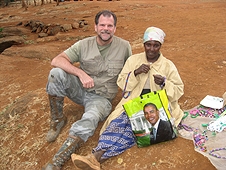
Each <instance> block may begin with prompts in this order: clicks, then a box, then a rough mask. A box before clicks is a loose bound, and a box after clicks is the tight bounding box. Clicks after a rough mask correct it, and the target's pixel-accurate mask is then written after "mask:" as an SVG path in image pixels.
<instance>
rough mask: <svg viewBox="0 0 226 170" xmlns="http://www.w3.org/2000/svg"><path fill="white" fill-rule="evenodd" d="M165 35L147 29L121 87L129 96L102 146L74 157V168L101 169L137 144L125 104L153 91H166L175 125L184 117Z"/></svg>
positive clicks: (122, 76)
mask: <svg viewBox="0 0 226 170" xmlns="http://www.w3.org/2000/svg"><path fill="white" fill-rule="evenodd" d="M164 37H165V33H164V32H163V30H161V29H159V28H156V27H149V28H147V29H146V31H145V33H144V37H143V45H144V52H142V53H140V54H135V55H132V56H130V57H129V58H128V59H127V61H126V63H125V65H124V67H123V69H122V71H121V73H120V74H119V77H118V80H117V84H118V86H119V87H120V88H121V89H122V90H125V91H126V93H125V94H124V97H123V98H122V99H121V101H120V102H119V104H118V105H117V106H116V108H115V110H114V111H113V112H112V113H111V114H110V115H109V117H108V119H107V120H106V122H105V124H104V125H103V127H102V129H101V131H100V138H99V141H98V145H97V147H96V148H94V149H93V151H92V154H89V155H87V156H80V155H76V154H72V155H71V158H72V161H73V163H74V165H75V166H76V167H78V168H81V169H86V168H87V169H95V170H97V169H100V163H103V162H104V161H105V160H107V159H109V158H110V157H113V156H116V155H119V154H121V153H122V152H124V151H125V150H127V149H129V148H131V147H132V146H134V145H135V144H136V141H135V138H134V135H133V132H132V128H131V125H130V121H129V118H128V116H127V115H126V113H125V110H124V108H123V104H124V103H126V102H127V101H128V100H131V99H133V98H136V97H138V96H140V95H143V94H145V93H148V92H150V91H157V90H161V89H163V88H164V89H166V91H167V96H168V98H169V103H170V106H171V109H172V117H173V118H174V119H175V126H177V125H178V124H179V122H180V121H181V119H182V117H183V111H182V110H181V109H180V106H179V104H178V100H179V98H180V97H181V96H182V95H183V94H184V84H183V82H182V80H181V78H180V75H179V73H178V70H177V68H176V66H175V65H174V63H173V62H172V61H170V60H169V59H167V58H165V57H164V56H163V54H162V53H161V52H160V49H161V47H162V44H163V42H164Z"/></svg>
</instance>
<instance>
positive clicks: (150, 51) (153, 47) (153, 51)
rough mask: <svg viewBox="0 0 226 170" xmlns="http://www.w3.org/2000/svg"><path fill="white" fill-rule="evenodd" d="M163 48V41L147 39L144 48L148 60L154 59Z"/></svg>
mask: <svg viewBox="0 0 226 170" xmlns="http://www.w3.org/2000/svg"><path fill="white" fill-rule="evenodd" d="M160 48H161V43H160V42H158V41H154V40H151V41H147V42H145V43H144V50H145V53H146V56H147V60H148V61H152V60H153V59H155V58H156V57H158V56H159V50H160Z"/></svg>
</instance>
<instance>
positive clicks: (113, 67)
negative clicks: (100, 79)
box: [108, 61, 123, 76]
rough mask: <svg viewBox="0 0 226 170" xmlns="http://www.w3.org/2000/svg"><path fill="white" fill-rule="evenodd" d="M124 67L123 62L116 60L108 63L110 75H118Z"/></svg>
mask: <svg viewBox="0 0 226 170" xmlns="http://www.w3.org/2000/svg"><path fill="white" fill-rule="evenodd" d="M122 67H123V63H122V62H121V63H120V62H114V61H112V62H111V63H109V64H108V76H118V74H119V73H120V72H121V70H122Z"/></svg>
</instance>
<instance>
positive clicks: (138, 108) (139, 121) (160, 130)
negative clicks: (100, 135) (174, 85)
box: [123, 89, 176, 147]
mask: <svg viewBox="0 0 226 170" xmlns="http://www.w3.org/2000/svg"><path fill="white" fill-rule="evenodd" d="M147 103H152V104H154V105H155V106H156V107H157V109H158V111H159V112H158V114H159V115H158V116H159V120H158V123H157V125H152V124H151V123H149V121H147V120H146V118H145V116H144V112H143V108H144V106H145V105H146V104H147ZM123 107H124V109H125V111H126V113H127V115H128V117H129V119H130V122H131V126H132V130H133V133H134V135H135V136H136V141H137V146H138V147H144V146H149V145H152V144H156V143H160V142H164V141H168V140H172V139H174V138H176V133H175V132H174V124H173V118H172V116H171V109H170V105H169V100H168V97H167V93H166V90H165V89H163V90H159V91H154V92H150V93H147V94H145V95H143V96H141V97H137V98H134V99H132V100H129V101H128V102H126V103H125V104H124V105H123ZM153 128H155V129H156V132H155V134H154V137H155V139H153V134H152V132H153Z"/></svg>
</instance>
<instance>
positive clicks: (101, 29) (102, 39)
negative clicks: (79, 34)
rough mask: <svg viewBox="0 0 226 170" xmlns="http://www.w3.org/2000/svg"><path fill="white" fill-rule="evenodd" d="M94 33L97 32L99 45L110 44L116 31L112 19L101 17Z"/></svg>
mask: <svg viewBox="0 0 226 170" xmlns="http://www.w3.org/2000/svg"><path fill="white" fill-rule="evenodd" d="M95 31H96V32H97V35H98V38H97V42H98V44H99V45H105V44H108V43H110V42H111V40H112V37H113V35H114V33H115V31H116V27H115V26H114V18H113V17H112V16H111V17H108V16H103V15H101V16H100V18H99V23H98V24H97V25H95Z"/></svg>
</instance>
